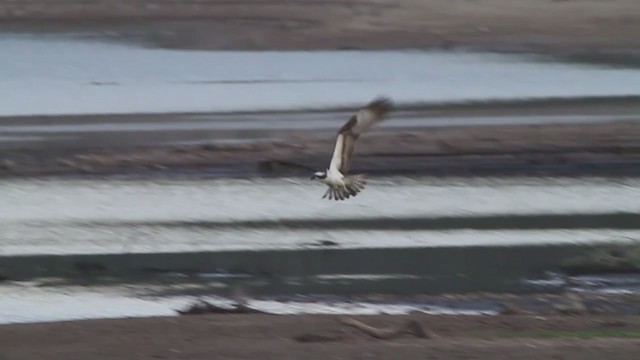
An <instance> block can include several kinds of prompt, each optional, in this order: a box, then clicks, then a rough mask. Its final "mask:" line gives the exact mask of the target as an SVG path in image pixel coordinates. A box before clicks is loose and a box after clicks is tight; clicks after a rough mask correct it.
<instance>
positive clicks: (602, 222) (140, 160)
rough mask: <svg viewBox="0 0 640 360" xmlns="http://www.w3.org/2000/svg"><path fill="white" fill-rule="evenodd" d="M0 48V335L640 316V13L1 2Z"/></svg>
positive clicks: (170, 1) (583, 0)
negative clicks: (367, 116) (326, 178)
mask: <svg viewBox="0 0 640 360" xmlns="http://www.w3.org/2000/svg"><path fill="white" fill-rule="evenodd" d="M0 49H1V51H0V323H3V324H15V323H33V322H36V323H38V322H44V321H59V320H77V319H87V318H107V317H114V318H120V317H144V316H173V315H178V312H177V311H176V310H177V309H186V308H188V307H189V306H190V305H191V304H193V303H194V301H195V300H205V301H207V303H208V304H209V306H210V307H209V310H211V309H213V310H215V311H217V312H224V311H225V310H224V309H233V306H232V305H233V304H234V303H235V302H237V301H240V302H242V303H243V304H247V306H249V307H250V308H251V309H253V310H255V311H261V312H268V313H276V314H336V313H340V314H379V313H393V314H406V313H409V312H411V311H421V312H425V313H429V314H464V315H468V314H476V315H480V314H485V315H487V314H488V315H496V316H498V315H499V314H503V313H504V312H505V311H515V310H514V309H518V310H517V311H527V312H534V313H546V314H566V313H581V314H599V315H603V314H604V315H617V316H629V315H636V314H638V313H639V312H640V305H638V304H639V302H638V294H639V293H640V277H639V276H638V270H639V269H640V247H638V245H640V244H639V241H640V221H638V218H639V217H638V215H639V214H640V201H638V199H640V196H639V195H640V180H639V178H638V176H639V175H640V126H639V122H638V120H639V119H640V116H639V115H640V101H639V99H640V3H638V1H637V0H611V1H606V2H603V1H591V0H568V1H554V0H539V1H532V0H477V1H468V0H422V1H420V0H395V1H388V0H361V1H355V0H336V1H313V0H304V1H296V2H292V1H283V0H257V1H223V0H198V1H196V0H186V1H177V0H139V1H135V0H129V1H115V0H111V1H106V0H86V1H74V0H50V1H42V0H28V1H26V0H24V1H14V0H0ZM380 95H384V96H388V97H390V98H391V99H392V100H393V102H394V105H395V107H394V110H393V112H392V113H391V114H390V115H389V118H388V120H387V121H385V122H383V123H381V124H379V126H377V127H375V128H374V129H373V130H372V131H371V132H370V133H367V134H365V135H363V136H362V137H361V138H360V139H359V141H358V144H357V145H356V150H355V153H354V158H353V165H352V169H351V173H352V174H359V173H365V174H367V175H368V176H369V183H368V184H367V187H366V188H365V190H364V191H363V192H362V193H360V194H359V195H358V196H357V197H355V198H351V199H348V200H346V201H328V200H326V199H322V198H321V197H322V195H323V194H324V192H325V190H326V187H325V185H324V184H322V183H320V182H318V181H311V180H309V177H310V176H311V175H312V172H313V171H311V170H307V168H311V169H316V170H323V169H325V168H326V167H327V166H328V164H329V161H330V159H331V154H332V152H333V149H334V143H335V137H336V134H337V131H338V130H339V129H340V128H341V127H342V125H343V124H344V123H345V122H346V121H347V120H348V119H349V117H350V116H351V115H352V114H353V113H354V112H355V111H357V109H359V108H360V107H362V106H364V105H365V104H366V103H368V102H369V101H371V100H372V99H374V98H375V97H377V96H380ZM576 299H577V300H576ZM505 309H506V310H505ZM639 333H640V332H639Z"/></svg>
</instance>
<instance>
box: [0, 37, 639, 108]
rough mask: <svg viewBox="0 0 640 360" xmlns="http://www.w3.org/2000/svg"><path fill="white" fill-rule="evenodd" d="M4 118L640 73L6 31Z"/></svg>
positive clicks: (632, 80) (495, 59)
mask: <svg viewBox="0 0 640 360" xmlns="http://www.w3.org/2000/svg"><path fill="white" fill-rule="evenodd" d="M0 47H1V48H2V49H3V55H2V56H1V57H0V79H1V80H0V99H2V106H1V107H0V115H33V114H91V113H139V112H154V113H162V112H203V111H205V112H206V111H234V110H259V109H290V108H300V107H326V106H343V105H344V106H353V105H355V104H361V103H363V102H365V101H368V100H370V99H371V98H372V97H374V96H376V95H379V94H387V95H389V96H392V97H393V98H394V99H396V101H397V102H399V103H402V102H449V101H466V100H487V99H522V98H538V97H583V96H620V95H640V70H638V69H624V68H607V67H604V66H591V65H578V64H571V63H549V62H540V61H537V60H536V59H530V58H528V57H526V56H521V55H518V56H516V55H513V56H508V55H497V54H478V53H461V52H451V53H447V52H418V51H413V52H400V51H368V52H365V51H317V52H273V51H264V52H253V51H241V52H234V51H194V50H190V51H185V50H168V49H149V48H143V47H138V46H135V45H124V44H116V43H106V42H100V41H98V40H94V41H91V40H87V39H84V40H78V39H72V38H68V37H63V36H60V37H54V36H49V37H47V38H46V39H45V38H40V37H38V36H33V35H17V34H8V33H4V34H2V35H0Z"/></svg>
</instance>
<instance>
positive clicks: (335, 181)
mask: <svg viewBox="0 0 640 360" xmlns="http://www.w3.org/2000/svg"><path fill="white" fill-rule="evenodd" d="M392 107H393V104H392V102H391V99H389V98H386V97H379V98H376V99H374V100H373V101H371V102H370V103H368V104H367V105H366V106H364V107H362V108H360V109H359V110H358V111H356V113H355V114H353V115H352V116H351V118H350V119H349V121H347V123H346V124H344V126H343V127H342V128H341V129H340V131H338V137H337V139H336V146H335V148H334V150H333V156H332V157H331V163H330V164H329V168H328V169H326V170H324V171H317V172H315V173H314V174H313V176H312V177H311V180H314V179H319V180H320V181H322V182H323V183H325V184H326V185H327V186H328V187H329V189H327V192H325V194H324V196H323V197H322V198H323V199H324V198H327V197H328V198H329V200H331V199H333V200H344V199H348V198H349V197H351V196H356V195H357V194H358V193H359V192H360V191H362V189H364V187H365V185H366V183H367V177H366V175H364V174H359V175H347V173H348V172H349V166H350V165H351V157H352V155H353V148H354V145H355V143H356V140H358V138H359V137H360V135H362V134H363V133H365V132H366V131H367V130H369V129H370V128H371V127H372V126H373V125H374V124H376V123H378V122H380V121H382V120H384V119H385V118H386V115H387V114H388V113H389V112H390V111H391V109H392Z"/></svg>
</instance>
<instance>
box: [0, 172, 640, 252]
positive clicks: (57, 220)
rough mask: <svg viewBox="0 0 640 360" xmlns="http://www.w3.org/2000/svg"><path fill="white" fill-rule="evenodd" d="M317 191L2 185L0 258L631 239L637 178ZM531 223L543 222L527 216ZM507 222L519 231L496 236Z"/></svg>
mask: <svg viewBox="0 0 640 360" xmlns="http://www.w3.org/2000/svg"><path fill="white" fill-rule="evenodd" d="M324 191H325V189H324V185H322V184H320V183H317V182H312V181H309V180H308V179H300V178H291V179H256V180H237V179H216V180H163V181H106V180H105V181H99V180H91V181H82V180H68V181H67V180H38V181H23V180H18V181H10V180H5V181H2V182H0V193H2V197H3V203H4V204H5V205H7V204H10V206H2V207H0V254H2V255H17V254H73V253H84V254H87V253H89V254H90V253H131V252H133V253H137V252H167V251H203V250H208V251H217V250H260V249H289V248H293V249H295V248H304V247H307V246H309V244H314V243H316V242H323V241H332V242H335V243H337V244H339V245H340V246H341V247H343V248H363V247H365V248H366V247H415V246H419V247H421V246H450V245H457V246H470V245H491V244H535V243H556V244H559V243H584V242H610V241H638V240H639V239H640V229H639V228H638V227H637V226H634V225H633V224H632V223H629V221H628V220H616V219H617V218H625V217H627V218H628V217H633V214H635V213H640V202H637V201H633V199H636V198H638V196H639V195H640V180H637V179H620V180H618V181H611V180H605V179H581V180H576V179H519V178H514V179H508V180H504V179H503V180H500V179H431V178H417V179H408V178H374V179H372V180H371V181H370V183H369V185H368V186H367V188H366V189H365V191H363V192H362V193H361V194H360V195H358V196H357V197H355V198H353V199H349V200H348V201H344V202H335V201H328V200H325V199H321V196H322V194H323V193H324ZM617 213H626V214H627V215H624V214H621V215H618V214H617ZM563 214H582V215H583V216H586V215H588V214H595V215H594V216H595V218H594V220H590V221H601V223H598V224H591V223H589V224H584V226H585V228H580V227H579V226H580V225H577V226H578V228H576V225H571V227H570V228H566V227H565V223H567V222H568V221H569V219H564V218H562V216H563ZM542 215H545V216H546V215H550V216H552V218H550V219H549V220H544V218H542V219H540V218H537V217H536V216H542ZM514 216H519V217H520V220H518V221H519V222H520V223H521V225H518V226H516V227H513V228H511V227H504V228H501V225H500V224H501V223H508V222H510V221H511V222H513V221H515V220H514V219H512V218H513V217H514ZM553 216H556V218H553ZM442 217H447V218H446V219H444V220H442V219H441V218H442ZM458 218H461V219H467V220H464V221H462V222H461V221H457V220H456V219H458ZM345 219H348V220H349V221H351V223H345V222H344V221H345ZM367 219H368V220H367ZM438 219H440V220H438ZM510 219H511V220H510ZM620 221H622V224H621V223H620ZM484 222H493V223H494V225H495V226H489V227H487V226H484V225H482V224H483V223H484ZM540 222H543V224H542V225H539V224H540ZM544 222H549V223H544ZM551 222H553V224H552V223H551ZM632 222H633V221H632ZM528 223H531V224H533V225H528ZM478 224H480V225H482V226H481V228H484V230H482V229H479V228H478V226H479V225H478ZM536 224H538V225H536ZM407 228H408V229H410V230H405V229H407Z"/></svg>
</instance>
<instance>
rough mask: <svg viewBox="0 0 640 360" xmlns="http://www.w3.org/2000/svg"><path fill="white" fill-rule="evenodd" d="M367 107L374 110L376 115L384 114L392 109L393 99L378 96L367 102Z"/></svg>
mask: <svg viewBox="0 0 640 360" xmlns="http://www.w3.org/2000/svg"><path fill="white" fill-rule="evenodd" d="M366 108H367V109H369V110H371V111H374V112H375V113H376V114H378V115H386V114H387V113H388V112H390V111H391V110H393V101H392V100H391V98H389V97H386V96H378V97H377V98H375V99H374V100H373V101H371V102H370V103H368V104H367V106H366Z"/></svg>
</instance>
